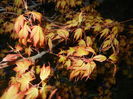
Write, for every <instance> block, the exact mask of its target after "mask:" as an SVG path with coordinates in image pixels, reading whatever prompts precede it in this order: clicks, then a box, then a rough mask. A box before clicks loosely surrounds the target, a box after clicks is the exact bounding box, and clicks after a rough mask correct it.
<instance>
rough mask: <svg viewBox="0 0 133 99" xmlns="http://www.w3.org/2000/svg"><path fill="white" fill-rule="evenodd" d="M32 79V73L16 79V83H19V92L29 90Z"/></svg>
mask: <svg viewBox="0 0 133 99" xmlns="http://www.w3.org/2000/svg"><path fill="white" fill-rule="evenodd" d="M33 79H34V75H33V73H32V72H27V73H25V74H23V75H22V77H19V78H18V80H17V81H18V82H20V84H21V85H20V90H21V91H25V90H27V89H28V88H29V84H30V81H32V80H33Z"/></svg>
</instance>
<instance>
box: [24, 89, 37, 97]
mask: <svg viewBox="0 0 133 99" xmlns="http://www.w3.org/2000/svg"><path fill="white" fill-rule="evenodd" d="M26 95H27V96H26V98H25V99H36V98H37V96H38V89H37V88H36V87H31V88H30V89H29V90H28V92H27V93H26Z"/></svg>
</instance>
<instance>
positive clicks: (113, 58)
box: [109, 53, 118, 63]
mask: <svg viewBox="0 0 133 99" xmlns="http://www.w3.org/2000/svg"><path fill="white" fill-rule="evenodd" d="M109 59H110V60H111V61H112V62H113V63H115V62H117V60H118V57H117V56H116V54H114V53H113V54H112V55H110V56H109Z"/></svg>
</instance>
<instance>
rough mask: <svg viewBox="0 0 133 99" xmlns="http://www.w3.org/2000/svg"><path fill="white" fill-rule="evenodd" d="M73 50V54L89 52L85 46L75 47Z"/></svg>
mask: <svg viewBox="0 0 133 99" xmlns="http://www.w3.org/2000/svg"><path fill="white" fill-rule="evenodd" d="M75 50H76V52H75V53H74V56H84V55H88V54H89V51H87V50H86V49H85V47H76V48H75Z"/></svg>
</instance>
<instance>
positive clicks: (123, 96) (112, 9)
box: [97, 0, 133, 99]
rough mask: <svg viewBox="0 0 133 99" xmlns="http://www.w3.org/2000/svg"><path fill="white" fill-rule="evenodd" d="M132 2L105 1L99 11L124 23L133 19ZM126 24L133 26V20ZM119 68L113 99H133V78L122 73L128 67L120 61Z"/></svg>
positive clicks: (132, 0) (129, 0)
mask: <svg viewBox="0 0 133 99" xmlns="http://www.w3.org/2000/svg"><path fill="white" fill-rule="evenodd" d="M132 2H133V0H104V1H103V3H102V4H101V5H100V6H99V7H98V8H97V10H98V11H99V12H100V13H101V15H102V16H103V17H104V18H110V19H113V20H116V21H119V22H122V21H125V20H129V19H132V18H133V3H132ZM124 24H125V25H129V24H130V25H131V24H132V25H133V20H132V21H129V22H126V23H124ZM125 35H126V32H125ZM126 36H128V35H126ZM120 53H121V52H120ZM119 67H120V69H119V71H118V72H117V74H116V85H115V86H114V87H113V89H112V92H113V99H133V78H132V77H131V78H128V77H127V76H125V75H123V73H122V71H123V69H127V68H128V66H127V65H125V64H124V62H123V61H120V62H119ZM130 67H131V68H130V69H131V72H133V66H130Z"/></svg>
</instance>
